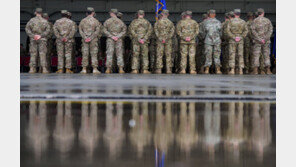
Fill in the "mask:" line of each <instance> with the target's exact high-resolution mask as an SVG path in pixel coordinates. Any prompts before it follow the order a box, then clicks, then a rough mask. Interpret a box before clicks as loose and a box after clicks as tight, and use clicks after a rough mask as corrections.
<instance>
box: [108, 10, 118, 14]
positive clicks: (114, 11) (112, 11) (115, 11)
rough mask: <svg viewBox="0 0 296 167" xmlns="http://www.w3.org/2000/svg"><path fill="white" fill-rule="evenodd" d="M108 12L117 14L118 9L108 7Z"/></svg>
mask: <svg viewBox="0 0 296 167" xmlns="http://www.w3.org/2000/svg"><path fill="white" fill-rule="evenodd" d="M109 13H114V14H117V13H118V10H117V9H110V12H109Z"/></svg>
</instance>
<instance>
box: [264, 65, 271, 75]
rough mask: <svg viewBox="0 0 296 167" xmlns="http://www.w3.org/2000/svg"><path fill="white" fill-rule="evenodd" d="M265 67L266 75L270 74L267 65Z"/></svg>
mask: <svg viewBox="0 0 296 167" xmlns="http://www.w3.org/2000/svg"><path fill="white" fill-rule="evenodd" d="M265 69H266V75H271V74H272V73H271V71H270V68H269V67H266V68H265Z"/></svg>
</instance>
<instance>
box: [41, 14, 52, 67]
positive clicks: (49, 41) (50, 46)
mask: <svg viewBox="0 0 296 167" xmlns="http://www.w3.org/2000/svg"><path fill="white" fill-rule="evenodd" d="M42 17H43V18H44V19H45V20H47V21H48V19H46V18H48V14H47V13H43V15H42ZM48 24H49V25H50V33H49V34H48V36H47V53H46V59H47V68H48V67H50V62H51V59H50V56H51V53H52V52H53V35H54V33H53V24H52V23H51V22H50V21H48ZM39 60H40V59H39ZM39 64H40V63H39Z"/></svg>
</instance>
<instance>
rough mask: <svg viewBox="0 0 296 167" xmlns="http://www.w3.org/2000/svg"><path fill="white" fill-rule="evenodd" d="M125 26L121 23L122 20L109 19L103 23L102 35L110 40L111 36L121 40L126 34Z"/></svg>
mask: <svg viewBox="0 0 296 167" xmlns="http://www.w3.org/2000/svg"><path fill="white" fill-rule="evenodd" d="M126 29H127V28H126V25H125V24H124V23H123V22H122V20H120V19H118V18H116V17H111V18H109V19H108V20H106V21H105V23H104V34H105V35H106V36H107V37H108V38H112V37H113V36H115V37H118V38H122V37H124V35H125V34H126Z"/></svg>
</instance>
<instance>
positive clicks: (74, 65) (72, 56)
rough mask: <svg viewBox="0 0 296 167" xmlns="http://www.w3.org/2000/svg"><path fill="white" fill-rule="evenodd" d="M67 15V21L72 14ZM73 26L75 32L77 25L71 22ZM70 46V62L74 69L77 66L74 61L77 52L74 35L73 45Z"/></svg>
mask: <svg viewBox="0 0 296 167" xmlns="http://www.w3.org/2000/svg"><path fill="white" fill-rule="evenodd" d="M66 14H67V18H68V19H70V20H71V19H72V13H71V12H69V11H68V12H67V13H66ZM73 25H74V26H75V29H76V31H77V29H78V26H77V24H76V23H75V22H74V21H73ZM72 46H73V49H72V54H71V60H72V68H75V67H76V66H77V63H76V61H75V60H76V59H75V55H76V53H77V51H76V41H75V35H74V38H73V44H72Z"/></svg>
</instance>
